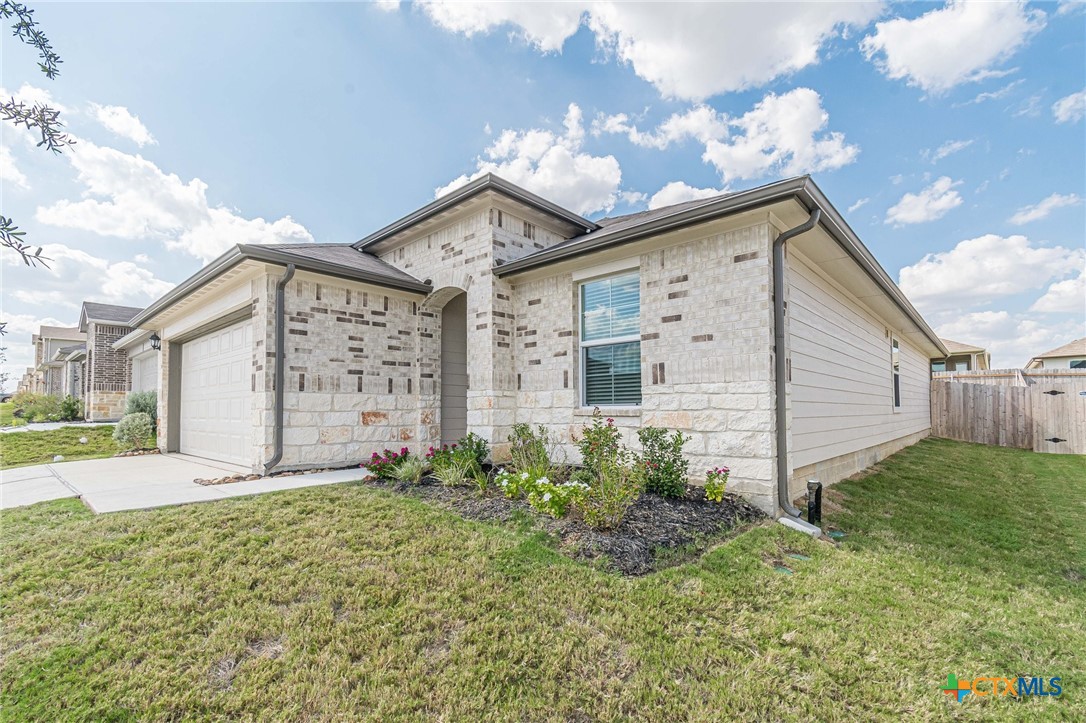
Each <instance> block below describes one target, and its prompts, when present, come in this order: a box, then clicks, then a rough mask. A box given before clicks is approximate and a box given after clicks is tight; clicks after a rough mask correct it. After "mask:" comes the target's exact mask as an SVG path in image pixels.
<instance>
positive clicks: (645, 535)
mask: <svg viewBox="0 0 1086 723" xmlns="http://www.w3.org/2000/svg"><path fill="white" fill-rule="evenodd" d="M363 481H364V482H365V483H366V484H367V485H369V486H371V487H379V488H382V489H388V490H393V491H395V492H398V493H400V494H404V495H409V496H411V497H418V498H421V499H424V500H426V501H428V502H433V503H434V504H436V505H438V506H440V507H443V508H445V509H449V510H452V511H454V512H457V513H459V514H460V515H462V516H463V517H466V518H468V519H472V520H481V521H485V522H509V521H511V520H513V519H514V516H516V517H518V518H521V519H523V517H522V514H518V513H525V512H526V513H527V514H528V515H529V516H530V517H531V518H532V519H534V520H536V521H537V526H538V527H539V528H540V529H542V530H544V531H545V532H547V533H549V534H552V535H554V536H555V537H557V538H558V540H559V549H561V551H562V552H563V553H565V554H567V555H569V556H570V557H573V558H574V559H577V560H585V561H593V562H594V561H601V562H603V563H604V564H605V566H606V567H608V568H610V569H613V570H615V571H617V572H620V573H622V574H623V575H644V574H646V573H649V572H652V571H654V570H658V569H660V568H661V567H666V566H667V565H672V564H677V563H678V562H680V561H681V559H680V558H684V557H685V558H689V557H691V556H692V555H694V554H696V553H698V552H700V551H702V550H704V549H705V547H707V546H708V544H709V542H710V541H711V538H717V539H719V538H720V537H722V536H724V535H726V533H728V532H729V531H731V530H734V529H735V528H737V527H741V526H745V525H748V524H750V523H754V522H759V521H761V520H765V519H767V517H766V515H765V513H763V512H762V511H761V510H759V509H758V508H756V507H752V506H751V505H750V504H748V503H747V502H746V501H745V500H743V499H742V498H740V497H737V496H735V495H725V496H724V501H723V502H721V503H719V504H718V503H715V502H708V501H706V500H705V490H703V489H702V488H701V487H693V486H690V487H687V488H686V494H685V496H683V497H679V498H668V497H661V496H659V495H656V494H653V493H651V492H647V493H645V494H643V495H642V496H641V498H640V499H639V500H638V501H637V502H636V503H635V504H634V505H633V507H631V508H630V509H629V511H628V512H627V513H626V518H625V519H624V520H623V521H622V523H621V524H620V525H619V526H618V527H616V528H615V529H613V530H595V529H593V528H591V527H589V526H587V525H585V524H584V523H583V522H581V520H579V519H576V518H575V517H574V516H573V515H571V516H568V517H565V518H563V519H561V520H555V519H552V518H550V517H548V516H546V515H543V514H540V513H538V512H536V511H535V510H534V509H532V508H531V507H530V506H529V505H528V503H527V502H525V501H524V500H510V499H508V498H506V497H505V496H504V495H502V494H501V493H500V492H499V491H497V490H495V489H490V490H488V491H487V492H486V494H485V495H484V496H480V495H479V493H478V491H477V490H476V489H474V488H472V487H466V486H465V487H445V486H444V485H442V484H441V483H439V482H437V481H436V480H433V479H431V478H424V479H423V480H422V482H421V483H420V484H418V485H411V484H403V483H391V482H387V481H384V480H380V479H378V478H377V477H372V476H370V477H367V478H366V479H365V480H363Z"/></svg>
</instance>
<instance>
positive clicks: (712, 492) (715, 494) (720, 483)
mask: <svg viewBox="0 0 1086 723" xmlns="http://www.w3.org/2000/svg"><path fill="white" fill-rule="evenodd" d="M729 474H731V470H730V469H728V468H727V467H714V468H713V469H711V470H709V472H708V473H706V475H705V499H707V500H709V501H710V502H723V501H724V488H725V486H727V484H728V475H729Z"/></svg>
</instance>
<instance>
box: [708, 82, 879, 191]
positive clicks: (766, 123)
mask: <svg viewBox="0 0 1086 723" xmlns="http://www.w3.org/2000/svg"><path fill="white" fill-rule="evenodd" d="M828 122H829V114H828V113H826V111H825V110H824V109H823V108H822V98H821V97H820V96H819V95H818V93H816V92H815V91H813V90H811V89H810V88H796V89H795V90H790V91H788V92H787V93H784V94H782V95H775V94H773V93H770V94H768V95H766V96H765V98H763V99H762V100H761V101H760V102H759V103H758V104H757V105H756V106H754V108H753V109H752V110H750V111H749V112H747V113H745V114H744V115H743V116H742V117H741V118H737V119H734V120H732V121H731V122H730V124H731V126H732V127H733V128H735V129H736V130H737V131H738V133H736V134H735V135H733V137H731V138H729V139H728V140H725V141H721V140H710V141H709V142H708V143H706V144H705V153H704V154H703V155H702V159H703V160H705V161H706V162H708V163H712V164H713V166H715V167H716V169H717V171H719V172H720V176H721V179H722V180H723V181H724V182H725V183H728V182H730V181H733V180H737V179H741V178H761V177H763V176H766V175H769V174H774V175H785V176H792V175H798V174H802V173H812V172H815V171H826V170H832V169H835V168H840V167H842V166H845V165H848V164H850V163H852V162H853V161H855V160H856V157H857V156H858V155H859V153H860V149H859V146H855V145H850V144H848V143H846V142H845V137H844V135H843V134H842V133H839V132H837V131H832V132H824V129H825V128H826V125H827V124H828Z"/></svg>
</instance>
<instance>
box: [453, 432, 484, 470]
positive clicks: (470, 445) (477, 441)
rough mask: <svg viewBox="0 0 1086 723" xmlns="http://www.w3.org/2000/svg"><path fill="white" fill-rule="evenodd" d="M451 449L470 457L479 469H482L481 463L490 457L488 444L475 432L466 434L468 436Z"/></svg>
mask: <svg viewBox="0 0 1086 723" xmlns="http://www.w3.org/2000/svg"><path fill="white" fill-rule="evenodd" d="M453 447H454V448H455V449H456V450H458V451H460V452H462V453H463V454H467V455H470V456H471V457H472V459H474V460H475V465H476V466H477V467H478V468H479V469H482V468H483V462H486V458H487V457H489V456H490V444H489V443H488V442H487V441H486V440H485V439H483V438H482V437H480V436H479V435H478V434H476V433H475V432H468V435H467V436H466V437H463V438H461V439H460V440H458V441H457V442H456V444H454V445H453Z"/></svg>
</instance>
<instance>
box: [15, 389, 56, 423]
mask: <svg viewBox="0 0 1086 723" xmlns="http://www.w3.org/2000/svg"><path fill="white" fill-rule="evenodd" d="M12 402H14V404H15V412H14V413H15V414H16V416H20V417H22V418H23V419H25V420H26V421H28V422H60V421H63V419H62V417H63V410H62V408H61V405H62V402H61V399H60V397H55V396H52V395H51V394H32V393H30V392H20V393H19V394H16V395H15V397H14V399H12Z"/></svg>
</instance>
